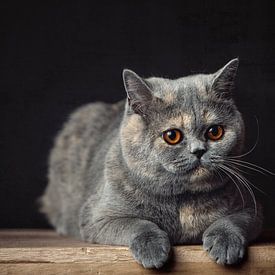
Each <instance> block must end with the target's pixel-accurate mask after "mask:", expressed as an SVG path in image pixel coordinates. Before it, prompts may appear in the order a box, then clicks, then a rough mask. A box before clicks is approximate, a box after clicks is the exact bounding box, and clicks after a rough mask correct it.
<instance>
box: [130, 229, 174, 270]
mask: <svg viewBox="0 0 275 275" xmlns="http://www.w3.org/2000/svg"><path fill="white" fill-rule="evenodd" d="M170 247H171V246H170V242H169V239H168V236H167V234H166V233H165V232H163V231H160V232H157V233H156V232H143V233H142V234H140V235H139V236H137V237H136V238H135V239H134V240H133V241H132V242H131V244H130V249H131V251H132V253H133V257H134V259H135V260H136V261H137V262H138V263H140V264H142V265H143V266H144V267H145V268H160V267H162V266H163V265H164V264H165V262H166V261H167V260H168V258H169V252H170Z"/></svg>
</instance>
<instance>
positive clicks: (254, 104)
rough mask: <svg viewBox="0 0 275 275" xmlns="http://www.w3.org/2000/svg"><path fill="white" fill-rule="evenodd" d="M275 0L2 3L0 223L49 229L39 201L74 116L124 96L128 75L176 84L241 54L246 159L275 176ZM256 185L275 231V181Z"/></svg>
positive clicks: (257, 180)
mask: <svg viewBox="0 0 275 275" xmlns="http://www.w3.org/2000/svg"><path fill="white" fill-rule="evenodd" d="M274 3H275V1H255V2H253V1H217V2H215V1H198V2H196V1H190V2H189V1H96V2H94V1H87V2H84V1H55V2H51V1H48V2H45V3H44V4H43V3H42V2H41V1H36V2H35V3H29V4H28V2H26V1H21V2H18V3H16V2H9V4H8V5H5V4H3V3H2V4H0V5H1V7H0V15H1V16H0V18H1V19H0V20H1V24H0V34H1V40H0V93H1V106H0V110H1V116H0V117H1V135H0V136H1V140H0V146H1V151H0V154H1V156H0V159H1V163H0V176H1V182H0V227H6V228H8V227H9V228H12V227H46V226H48V224H47V222H46V220H45V219H44V217H43V216H42V215H41V214H39V213H38V211H37V205H36V203H35V200H36V198H37V197H38V196H39V195H41V193H42V192H43V190H44V188H45V186H46V183H47V179H46V174H47V155H48V152H49V149H50V147H51V146H52V141H53V137H54V135H55V134H56V132H57V131H58V129H59V128H60V127H61V124H62V122H63V121H64V120H65V119H66V118H67V116H68V114H69V113H70V112H71V111H72V110H74V109H75V108H76V107H78V106H79V105H81V104H84V103H87V102H92V101H96V100H101V101H107V102H115V101H118V100H120V99H121V98H123V97H125V92H124V89H123V85H122V80H121V71H122V69H123V68H125V67H127V68H130V69H133V70H135V71H136V72H137V73H139V74H140V75H142V76H152V75H156V76H167V77H171V78H175V77H179V76H183V75H186V74H190V73H197V72H214V71H216V70H217V69H218V68H220V67H221V66H223V65H224V64H225V63H226V62H228V61H229V60H230V59H232V58H234V57H237V56H238V57H239V58H240V68H239V74H238V77H237V88H236V91H235V99H236V102H237V104H238V106H239V108H240V110H241V112H242V113H243V114H244V119H245V122H246V126H247V148H249V147H251V146H253V144H254V142H255V140H256V136H257V126H256V125H257V124H256V121H255V118H254V116H257V118H258V120H259V125H260V141H259V143H258V146H257V147H256V149H255V150H254V151H253V153H251V154H250V155H249V156H248V157H247V158H246V160H249V161H252V162H254V163H257V164H259V165H261V166H264V167H266V168H268V169H271V170H275V168H274V162H275V156H274V150H275V126H274V121H275V115H274V103H275V90H274V87H275V79H274V73H275V19H274V18H275V6H274ZM248 177H249V179H250V180H251V181H252V182H253V183H254V184H255V185H256V186H258V187H259V188H261V189H262V190H264V191H265V192H266V193H267V195H261V194H260V193H259V192H257V191H256V195H257V197H259V198H260V199H261V200H262V201H263V204H264V206H265V209H266V220H265V226H266V227H271V226H273V227H274V226H275V214H274V210H273V209H274V207H275V202H274V197H275V196H274V195H275V178H274V177H272V176H269V177H266V176H263V175H260V174H257V173H256V174H255V173H252V175H250V176H248Z"/></svg>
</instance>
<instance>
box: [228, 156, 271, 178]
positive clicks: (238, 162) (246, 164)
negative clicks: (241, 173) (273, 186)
mask: <svg viewBox="0 0 275 275" xmlns="http://www.w3.org/2000/svg"><path fill="white" fill-rule="evenodd" d="M225 159H226V160H227V161H229V162H232V163H234V164H236V165H239V166H242V167H245V168H247V169H250V170H254V171H257V172H259V173H261V174H263V175H266V174H265V173H267V174H270V175H272V176H275V173H273V172H271V171H269V170H267V169H265V168H263V167H261V166H259V165H256V164H254V163H251V162H248V161H244V160H232V159H230V158H228V157H227V158H225ZM249 165H250V166H252V167H249Z"/></svg>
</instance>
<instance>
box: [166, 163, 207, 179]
mask: <svg viewBox="0 0 275 275" xmlns="http://www.w3.org/2000/svg"><path fill="white" fill-rule="evenodd" d="M165 168H166V170H168V171H170V172H172V173H175V174H182V175H186V176H187V175H198V176H199V175H202V174H204V173H207V172H208V173H209V171H208V169H207V168H206V167H204V165H203V164H202V163H201V162H200V161H196V162H194V163H193V164H191V165H190V164H186V163H178V164H177V165H175V164H170V165H167V166H166V167H165Z"/></svg>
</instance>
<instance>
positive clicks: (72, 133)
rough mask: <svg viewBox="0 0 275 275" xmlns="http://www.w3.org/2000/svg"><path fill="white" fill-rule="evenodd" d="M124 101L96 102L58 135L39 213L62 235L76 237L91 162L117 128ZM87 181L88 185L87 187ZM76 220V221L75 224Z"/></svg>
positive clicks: (77, 113)
mask: <svg viewBox="0 0 275 275" xmlns="http://www.w3.org/2000/svg"><path fill="white" fill-rule="evenodd" d="M124 104H125V101H120V102H118V103H115V104H108V103H102V102H96V103H91V104H87V105H84V106H82V107H80V108H78V109H76V110H75V111H74V112H73V113H72V114H71V115H70V116H69V118H68V120H67V121H66V122H65V124H64V125H63V127H62V128H61V130H60V131H59V133H58V134H57V136H56V138H55V141H54V146H53V148H52V150H51V152H50V157H49V171H48V179H49V184H48V186H47V188H46V190H45V193H44V195H43V196H42V197H41V211H42V212H44V213H45V214H47V216H48V218H49V220H50V222H51V223H52V224H53V225H54V226H55V227H56V228H57V230H58V231H59V232H61V233H68V232H70V233H71V234H72V235H77V234H78V233H77V232H78V229H77V227H76V225H77V224H78V222H77V212H78V209H79V207H81V202H82V200H83V197H84V196H85V194H86V193H87V185H89V186H93V185H95V182H93V181H94V178H89V179H87V178H86V177H87V174H88V171H89V169H90V166H91V165H95V162H94V161H93V158H94V157H95V156H96V154H97V152H98V151H100V149H101V147H102V146H104V144H106V143H108V138H106V142H105V143H104V142H102V140H103V137H107V136H108V135H111V133H112V132H113V130H114V129H115V128H118V127H119V121H120V117H121V116H122V114H123V111H124ZM87 181H89V182H88V183H87ZM75 219H76V220H75Z"/></svg>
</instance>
